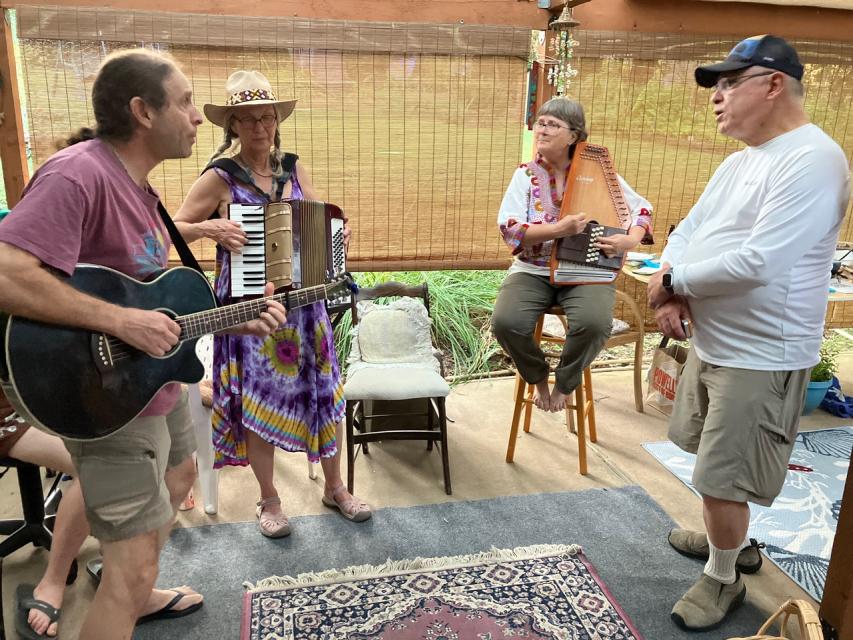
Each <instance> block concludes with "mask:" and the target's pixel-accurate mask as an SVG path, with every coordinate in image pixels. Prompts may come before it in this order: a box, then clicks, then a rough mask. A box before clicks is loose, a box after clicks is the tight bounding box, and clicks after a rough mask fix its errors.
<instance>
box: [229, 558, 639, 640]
mask: <svg viewBox="0 0 853 640" xmlns="http://www.w3.org/2000/svg"><path fill="white" fill-rule="evenodd" d="M241 638H242V640H267V639H271V638H274V639H276V640H279V639H282V640H337V639H340V640H347V639H348V640H368V639H371V640H380V639H381V640H420V639H424V640H427V639H430V640H439V639H441V640H467V639H469V638H470V639H472V640H497V639H498V638H501V639H505V638H525V639H526V640H544V639H548V640H551V639H560V640H568V639H573V640H574V639H577V640H583V639H586V638H589V639H592V638H595V639H605V638H612V639H614V640H642V637H641V636H640V634H639V632H638V631H637V630H636V628H635V627H634V625H633V624H632V622H631V621H630V619H629V618H628V616H627V615H625V612H624V611H622V609H621V608H620V607H619V605H618V604H617V603H616V601H615V600H614V599H613V596H612V595H611V594H610V592H609V591H608V589H607V587H606V586H605V585H604V583H603V582H602V580H601V578H600V577H599V576H598V574H597V573H596V571H595V569H594V568H593V566H592V565H591V564H590V562H589V560H587V558H586V557H585V556H584V555H583V553H582V552H581V549H580V547H578V546H564V545H541V546H536V547H519V548H517V549H511V550H499V549H494V550H492V551H489V552H485V553H480V554H476V555H470V556H455V557H446V558H426V559H424V558H418V559H415V560H402V561H388V562H387V563H385V564H384V565H382V566H370V565H366V566H358V567H348V568H347V569H343V570H341V571H338V570H331V571H327V572H323V573H316V574H301V575H299V576H296V577H295V578H294V577H289V576H285V577H273V578H267V579H266V580H263V581H262V582H261V583H259V584H258V585H255V587H254V588H253V589H251V590H250V591H249V592H248V593H247V594H246V595H245V600H244V608H243V622H242V633H241Z"/></svg>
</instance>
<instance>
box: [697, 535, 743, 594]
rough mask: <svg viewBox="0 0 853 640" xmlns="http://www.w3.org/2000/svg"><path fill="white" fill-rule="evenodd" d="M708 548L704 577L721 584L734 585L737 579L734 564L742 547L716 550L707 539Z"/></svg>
mask: <svg viewBox="0 0 853 640" xmlns="http://www.w3.org/2000/svg"><path fill="white" fill-rule="evenodd" d="M708 548H709V549H710V555H709V556H708V562H707V563H706V564H705V575H706V576H708V577H710V578H713V579H714V580H716V581H718V582H722V583H723V584H734V581H735V580H736V579H737V574H736V573H735V563H736V562H737V557H738V555H739V554H740V550H741V548H742V547H735V548H734V549H717V547H715V546H714V544H713V543H712V542H711V540H710V539H709V540H708Z"/></svg>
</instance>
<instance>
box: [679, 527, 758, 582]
mask: <svg viewBox="0 0 853 640" xmlns="http://www.w3.org/2000/svg"><path fill="white" fill-rule="evenodd" d="M667 540H668V541H669V544H670V546H671V547H672V548H673V549H675V550H676V551H678V553H680V554H681V555H684V556H688V557H690V558H700V559H702V560H707V559H708V555H709V554H710V549H709V548H708V534H706V533H705V532H704V531H690V530H689V529H672V530H671V531H670V532H669V535H668V536H667ZM764 546H765V545H764V543H763V542H761V543H759V542H758V541H757V540H756V539H755V538H750V539H749V546H748V547H744V548H743V549H741V550H740V554H739V555H738V557H737V562H736V563H735V568H736V569H737V570H738V571H740V572H741V573H746V574H752V573H755V572H756V571H758V570H759V569H760V568H761V563H762V562H763V559H762V557H761V551H759V550H760V549H763V548H764Z"/></svg>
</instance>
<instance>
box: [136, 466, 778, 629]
mask: <svg viewBox="0 0 853 640" xmlns="http://www.w3.org/2000/svg"><path fill="white" fill-rule="evenodd" d="M246 473H248V471H246ZM463 491H464V487H458V491H457V493H456V494H455V495H460V494H461V492H463ZM463 495H464V494H463ZM366 497H367V498H369V496H366ZM443 497H444V495H443V494H442V498H443ZM285 500H286V495H285ZM290 523H291V526H292V527H293V534H292V535H290V536H289V537H287V538H281V539H279V540H270V539H268V538H264V537H263V536H261V535H260V534H259V533H258V528H257V524H256V523H255V522H245V523H237V524H218V525H213V526H205V527H195V528H190V529H177V530H175V531H174V532H173V533H172V536H171V539H170V540H169V542H168V544H167V545H166V548H165V550H164V552H163V556H162V561H161V571H160V577H159V578H158V581H157V582H158V584H159V585H161V586H163V587H170V586H175V585H180V584H189V585H192V586H193V587H195V588H197V589H198V590H199V591H200V592H202V593H203V594H204V596H205V605H204V607H203V608H202V609H201V610H200V611H198V612H197V613H194V614H192V615H190V616H187V617H185V618H179V619H176V620H164V621H158V622H152V623H150V624H146V625H143V626H141V627H139V628H137V629H136V631H135V633H134V638H136V639H137V640H166V639H171V638H181V640H209V639H210V638H216V639H217V640H236V639H237V638H239V637H240V624H241V612H242V604H243V598H244V596H245V589H244V587H243V583H244V582H251V583H258V582H260V581H261V580H263V579H264V578H266V577H269V576H272V575H298V574H300V573H309V572H321V571H326V570H329V569H335V568H337V569H342V568H345V567H349V566H353V565H361V564H372V565H381V564H383V563H385V562H386V561H387V560H388V559H389V558H390V559H391V560H406V559H412V558H419V557H420V558H433V557H442V556H458V555H469V554H476V553H480V552H483V551H490V550H491V549H492V548H493V547H495V548H498V549H514V548H516V547H526V546H533V545H544V544H557V545H570V544H575V543H578V544H580V545H581V546H582V547H583V551H584V554H585V556H586V557H587V558H589V561H590V562H591V563H592V564H593V565H594V566H595V568H596V570H597V572H598V574H599V575H600V576H601V580H602V581H603V583H604V584H606V585H607V587H608V589H609V591H610V593H611V594H612V596H613V600H614V601H615V602H618V603H619V604H620V605H621V606H622V609H623V610H624V611H625V612H626V614H627V615H628V616H630V618H631V620H632V621H633V622H634V625H635V626H636V628H637V629H638V631H639V633H640V634H642V636H644V637H645V638H646V639H647V640H685V639H688V638H689V639H690V640H700V639H701V640H711V639H713V640H719V639H720V638H721V637H729V636H746V635H750V634H752V633H755V630H756V629H757V628H758V627H759V626H760V625H761V622H762V621H763V620H764V618H766V617H767V613H769V612H762V611H759V610H758V609H756V608H755V607H754V606H753V605H752V603H751V601H750V598H749V596H747V602H746V605H744V607H742V608H741V609H739V610H738V611H736V612H735V613H734V614H733V615H732V617H731V620H730V621H729V622H727V623H726V626H725V627H724V628H723V631H720V630H717V631H715V632H709V633H704V634H687V633H685V632H683V631H681V630H679V629H678V628H677V627H676V626H675V625H674V624H673V623H672V621H671V620H670V618H669V613H670V610H671V609H672V605H673V604H674V603H675V602H676V600H678V598H680V597H681V595H682V594H683V593H684V592H685V591H686V590H687V589H688V588H689V587H690V585H692V584H693V582H695V580H696V579H697V578H698V577H699V575H700V574H701V572H702V563H701V562H698V561H696V560H691V559H690V558H685V557H683V556H680V555H679V554H677V553H676V552H675V551H673V550H672V549H671V548H670V546H669V545H668V544H667V542H666V534H667V532H668V531H669V529H670V528H671V527H672V526H673V522H672V520H671V519H670V518H669V517H668V516H667V515H666V514H665V513H664V512H663V510H662V509H661V508H660V507H659V506H658V505H657V504H656V503H655V502H654V501H653V500H652V499H651V498H650V497H649V496H648V494H646V493H645V492H644V491H643V490H642V489H641V488H639V487H635V486H629V487H621V488H618V489H591V490H588V491H580V492H572V493H568V492H561V493H542V494H534V495H523V496H510V497H501V498H493V499H489V500H472V501H455V502H444V503H441V504H434V505H423V506H416V507H406V508H402V507H397V508H386V509H377V510H376V512H375V513H374V516H373V519H372V520H369V521H367V522H364V523H362V524H356V523H352V522H347V521H345V520H344V519H343V518H341V517H340V516H339V515H337V514H333V513H329V514H324V515H318V516H300V517H293V518H291V519H290ZM724 633H728V635H724ZM602 637H607V636H602ZM412 640H419V638H413V639H412ZM461 640H467V639H461Z"/></svg>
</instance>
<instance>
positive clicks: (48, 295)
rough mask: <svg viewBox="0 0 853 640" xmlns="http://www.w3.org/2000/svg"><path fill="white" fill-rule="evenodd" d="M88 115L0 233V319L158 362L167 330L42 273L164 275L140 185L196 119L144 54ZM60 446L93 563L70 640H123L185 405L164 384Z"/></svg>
mask: <svg viewBox="0 0 853 640" xmlns="http://www.w3.org/2000/svg"><path fill="white" fill-rule="evenodd" d="M92 105H93V108H94V112H95V120H96V124H97V130H96V132H94V135H93V132H92V131H91V130H86V129H84V130H83V131H81V132H80V134H78V135H77V136H76V137H74V138H72V139H70V140H69V141H68V142H69V144H70V145H72V146H69V147H68V148H66V149H63V150H62V151H60V152H59V153H57V154H55V155H54V156H53V157H51V158H50V159H49V160H48V161H47V162H46V163H45V164H44V165H42V167H41V168H40V169H39V170H38V171H37V172H36V173H35V175H34V176H33V178H32V180H31V181H30V183H29V185H28V186H27V189H26V190H25V192H24V197H23V199H22V200H21V202H20V203H19V204H18V205H17V206H16V207H15V209H14V210H13V212H12V213H11V215H10V216H9V217H8V218H7V219H6V220H4V222H3V224H2V225H0V311H2V312H4V313H9V314H14V315H16V316H23V317H25V318H31V319H34V320H38V321H41V322H46V323H51V324H59V325H72V326H74V327H80V328H83V329H88V330H92V331H97V332H103V333H106V334H109V335H111V336H114V337H115V338H118V339H119V340H121V341H123V342H124V343H126V344H128V345H130V346H132V347H134V348H135V349H138V350H140V351H143V352H145V353H147V354H149V355H151V356H155V357H156V356H163V355H165V354H166V353H168V352H169V351H170V350H171V349H172V348H173V347H174V346H175V345H176V344H177V343H178V339H179V334H180V326H179V325H178V323H176V322H175V321H174V320H173V319H171V318H170V317H168V316H167V315H165V314H163V313H160V312H157V311H149V310H142V309H135V308H131V307H122V306H118V305H115V304H111V303H108V302H106V301H104V300H101V299H98V298H95V297H93V296H89V295H86V294H84V293H82V292H80V291H78V290H76V289H74V288H73V287H71V286H69V285H68V284H67V283H65V282H63V281H62V279H61V278H59V277H56V275H54V274H53V273H51V271H54V272H60V273H62V274H66V275H71V274H72V273H73V272H74V269H75V265H77V264H78V263H89V264H95V265H101V266H105V267H109V268H112V269H114V270H116V271H119V272H121V273H124V274H126V275H128V276H132V277H134V278H136V279H138V280H146V279H147V278H149V277H151V276H152V275H155V274H156V273H157V272H159V271H162V270H163V269H165V268H166V266H167V261H168V255H169V239H168V235H167V233H166V229H165V227H164V225H163V223H162V221H161V219H160V218H159V215H158V211H157V205H158V200H159V199H158V196H157V194H156V193H155V192H154V191H153V190H152V188H151V187H150V185H149V184H148V175H149V173H150V172H151V170H152V169H154V168H155V167H156V166H157V165H158V164H159V163H160V162H161V161H163V160H165V159H170V158H186V157H188V156H189V155H190V154H191V152H192V147H193V144H194V143H195V137H196V129H197V128H198V125H199V124H201V122H202V118H201V114H200V113H199V111H198V110H197V109H196V107H195V105H194V104H193V102H192V91H191V88H190V84H189V81H188V80H187V78H186V77H185V76H184V74H183V73H181V71H180V70H178V68H177V67H176V66H175V63H174V62H173V61H172V60H171V59H170V58H168V57H166V56H163V55H160V54H158V53H154V52H151V51H147V50H142V49H139V50H130V51H124V52H120V53H118V54H115V55H112V56H110V57H108V58H107V59H106V60H105V61H104V63H103V65H102V66H101V68H100V70H99V71H98V75H97V77H96V79H95V82H94V85H93V90H92ZM75 143H76V144H75ZM266 293H267V295H269V294H271V293H272V287H271V286H268V291H267V292H266ZM284 320H285V311H284V307H282V306H281V305H280V304H278V303H275V302H270V303H269V305H268V306H267V308H266V311H263V312H262V313H261V314H260V317H259V318H258V319H256V320H252V321H250V322H247V323H245V324H244V325H242V326H241V328H240V330H241V331H246V332H250V333H253V334H256V335H260V336H264V335H268V334H269V333H270V332H271V331H272V330H273V329H274V328H275V327H277V326H278V325H279V324H280V323H282V322H284ZM45 366H50V363H49V362H48V363H45ZM65 446H66V448H67V449H68V451H69V453H70V454H71V457H72V460H73V462H74V466H75V468H76V470H77V474H78V477H79V480H80V484H81V487H82V490H83V496H84V500H85V503H86V516H87V519H88V521H89V524H90V527H91V530H92V533H93V535H95V536H96V537H97V538H98V539H99V540H100V542H101V546H102V550H103V555H104V569H103V579H102V582H101V585H100V588H99V589H98V591H97V594H96V595H95V599H94V601H93V603H92V605H91V607H90V609H89V612H88V615H87V617H86V619H85V621H84V623H83V627H82V629H81V631H80V637H82V638H87V639H92V640H100V639H106V638H110V639H119V638H121V639H124V638H127V639H129V638H130V637H131V634H132V632H133V627H134V625H135V624H136V621H137V619H138V618H139V617H140V616H143V615H145V614H147V613H150V612H149V611H148V610H147V608H148V607H150V605H151V603H149V597H150V596H151V593H152V591H151V590H152V587H153V585H154V582H155V579H156V577H157V571H158V558H159V554H160V550H161V549H162V547H163V544H164V542H165V540H166V537H167V535H168V532H169V529H170V528H171V526H172V523H173V521H174V517H175V511H176V508H177V506H178V504H179V503H180V501H181V499H182V498H183V497H184V496H185V495H186V494H187V492H188V490H189V488H190V487H191V486H192V483H193V479H194V477H195V467H194V464H193V461H192V457H191V455H192V453H193V451H194V449H195V443H194V438H193V435H192V429H191V422H190V417H189V411H188V408H187V402H186V393H185V392H184V393H182V391H181V387H180V385H178V384H174V383H172V384H168V385H166V386H164V387H163V388H162V389H161V390H160V391H159V392H158V393H157V395H156V396H155V397H154V398H153V399H152V400H151V402H150V403H149V404H148V406H147V407H146V408H145V410H144V411H143V412H142V413H141V414H140V415H139V416H138V417H137V418H135V419H134V420H132V421H131V422H130V423H129V424H127V425H126V426H125V427H124V428H122V429H121V430H120V431H117V432H115V433H113V434H112V435H109V436H107V437H105V438H102V439H99V440H86V441H72V440H65ZM190 594H192V595H193V596H194V599H196V600H198V603H197V606H195V608H196V609H197V608H198V606H200V598H199V597H198V595H197V594H193V592H192V591H191V590H184V591H182V592H179V593H178V594H177V595H175V594H169V595H174V598H173V601H172V602H169V601H168V600H169V598H168V597H166V598H165V601H164V602H162V603H159V604H160V608H161V609H164V610H170V607H173V608H174V610H175V612H177V611H179V610H180V608H182V607H183V604H180V603H179V601H180V600H181V599H182V598H183V597H184V596H188V595H190Z"/></svg>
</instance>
